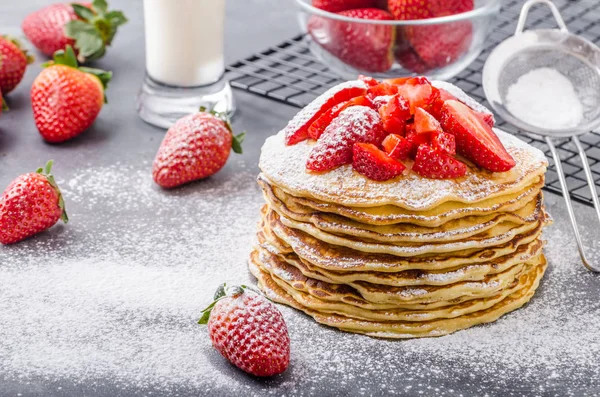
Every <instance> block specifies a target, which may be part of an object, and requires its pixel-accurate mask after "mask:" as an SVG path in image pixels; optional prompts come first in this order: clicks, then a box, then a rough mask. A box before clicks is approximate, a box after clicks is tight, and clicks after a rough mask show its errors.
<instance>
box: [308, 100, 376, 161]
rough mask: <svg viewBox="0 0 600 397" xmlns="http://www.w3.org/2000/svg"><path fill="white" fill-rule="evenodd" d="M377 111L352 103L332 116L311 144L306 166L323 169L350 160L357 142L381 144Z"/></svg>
mask: <svg viewBox="0 0 600 397" xmlns="http://www.w3.org/2000/svg"><path fill="white" fill-rule="evenodd" d="M385 135H386V133H385V131H384V130H383V127H382V126H381V118H380V117H379V114H378V113H377V112H376V111H375V110H373V109H371V108H370V107H366V106H351V107H349V108H347V109H345V110H344V111H343V112H341V113H340V115H339V116H338V117H336V118H335V119H333V121H332V122H331V124H329V127H327V128H326V129H325V131H324V132H323V134H322V135H321V138H319V140H318V141H317V143H316V144H315V145H314V146H313V148H312V151H311V152H310V155H309V156H308V161H307V162H306V168H307V169H308V170H309V171H316V172H323V171H329V170H332V169H334V168H337V167H339V166H341V165H344V164H350V163H351V162H352V146H353V145H354V144H355V143H357V142H362V143H373V144H375V145H379V144H381V142H382V141H383V139H384V138H385Z"/></svg>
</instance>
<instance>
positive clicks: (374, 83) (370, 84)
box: [358, 74, 379, 87]
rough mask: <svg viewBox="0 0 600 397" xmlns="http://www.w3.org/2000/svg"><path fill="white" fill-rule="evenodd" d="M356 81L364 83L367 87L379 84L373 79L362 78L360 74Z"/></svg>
mask: <svg viewBox="0 0 600 397" xmlns="http://www.w3.org/2000/svg"><path fill="white" fill-rule="evenodd" d="M358 79H359V80H360V81H364V82H365V83H366V84H367V85H368V86H369V87H372V86H376V85H378V84H379V81H377V80H376V79H374V78H373V77H369V76H364V75H362V74H361V75H359V76H358Z"/></svg>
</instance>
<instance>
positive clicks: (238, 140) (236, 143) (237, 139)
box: [200, 106, 246, 154]
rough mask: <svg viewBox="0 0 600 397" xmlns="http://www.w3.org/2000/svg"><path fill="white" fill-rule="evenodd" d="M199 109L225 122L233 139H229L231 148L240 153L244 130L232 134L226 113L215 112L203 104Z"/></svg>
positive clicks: (244, 135) (244, 136)
mask: <svg viewBox="0 0 600 397" xmlns="http://www.w3.org/2000/svg"><path fill="white" fill-rule="evenodd" d="M200 111H201V112H204V113H210V114H212V115H213V116H215V117H216V118H218V119H220V120H221V121H223V122H224V123H225V127H226V128H227V129H228V130H229V132H231V136H232V138H233V140H232V141H231V148H232V149H233V152H234V153H237V154H242V153H243V150H242V143H244V139H245V138H246V131H243V132H241V133H239V134H237V135H233V128H232V127H231V119H230V118H229V116H228V115H227V113H222V112H217V111H216V110H210V111H208V110H207V109H206V108H205V107H204V106H200Z"/></svg>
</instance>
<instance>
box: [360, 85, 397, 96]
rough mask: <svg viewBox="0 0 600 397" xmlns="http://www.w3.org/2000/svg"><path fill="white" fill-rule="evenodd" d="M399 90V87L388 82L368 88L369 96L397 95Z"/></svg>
mask: <svg viewBox="0 0 600 397" xmlns="http://www.w3.org/2000/svg"><path fill="white" fill-rule="evenodd" d="M397 92H398V87H396V86H395V85H392V84H390V83H387V82H385V81H384V82H382V83H379V84H377V85H374V86H370V87H369V88H368V89H367V96H368V97H369V98H377V97H378V96H386V95H395V94H396V93H397Z"/></svg>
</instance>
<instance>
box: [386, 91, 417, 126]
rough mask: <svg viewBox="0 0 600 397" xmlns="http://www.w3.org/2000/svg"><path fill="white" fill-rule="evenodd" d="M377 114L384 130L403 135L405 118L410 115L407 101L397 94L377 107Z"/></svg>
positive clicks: (408, 117)
mask: <svg viewBox="0 0 600 397" xmlns="http://www.w3.org/2000/svg"><path fill="white" fill-rule="evenodd" d="M379 115H380V116H381V120H382V122H383V129H384V130H385V131H386V132H389V133H396V134H402V135H404V126H405V125H406V120H408V119H410V117H411V115H410V107H409V105H408V102H407V101H406V100H405V99H404V98H403V97H401V96H400V95H397V94H396V95H394V96H392V97H391V98H390V100H389V101H388V102H387V103H386V104H383V105H382V106H381V107H380V108H379Z"/></svg>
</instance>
